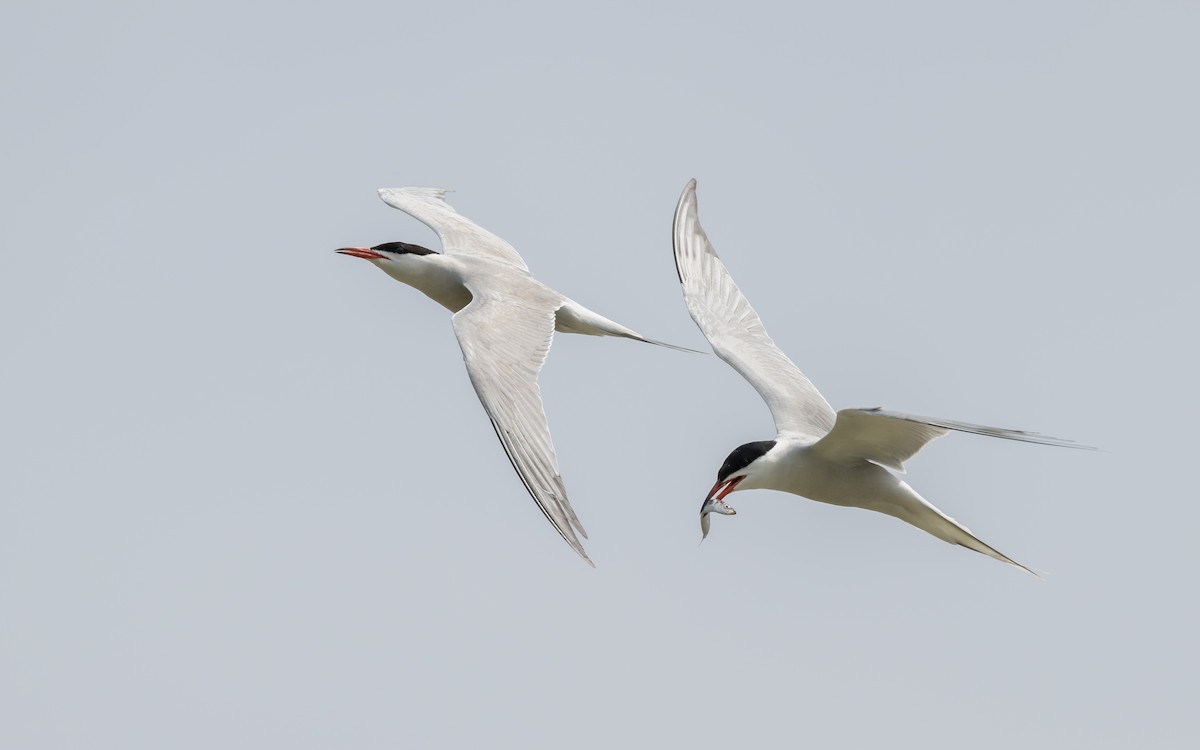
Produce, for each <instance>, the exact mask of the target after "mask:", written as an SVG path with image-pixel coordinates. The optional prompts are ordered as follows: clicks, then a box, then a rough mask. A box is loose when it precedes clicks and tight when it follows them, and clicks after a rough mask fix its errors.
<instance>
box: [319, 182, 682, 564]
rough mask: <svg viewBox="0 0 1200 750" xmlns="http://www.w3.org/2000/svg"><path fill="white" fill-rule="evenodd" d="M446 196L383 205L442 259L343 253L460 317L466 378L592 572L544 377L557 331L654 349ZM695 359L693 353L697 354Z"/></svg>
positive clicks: (387, 249)
mask: <svg viewBox="0 0 1200 750" xmlns="http://www.w3.org/2000/svg"><path fill="white" fill-rule="evenodd" d="M445 193H446V191H445V190H443V189H440V188H420V187H410V188H393V189H383V190H380V191H379V196H380V197H381V198H383V200H384V202H385V203H387V204H388V205H389V206H392V207H393V208H398V209H400V210H401V211H403V212H405V213H407V214H408V215H410V216H412V217H413V218H415V219H417V220H419V221H421V222H422V223H424V224H425V225H427V226H428V227H429V228H430V229H432V230H434V232H436V233H437V235H438V237H439V238H440V239H441V242H442V252H440V253H439V252H437V251H435V250H430V249H429V248H426V247H422V246H420V245H414V244H411V243H407V242H385V243H383V244H381V245H375V246H374V247H344V248H341V249H339V250H337V252H339V253H342V254H344V255H351V256H354V257H356V258H363V259H365V260H369V261H370V262H372V263H374V264H375V265H376V266H377V267H378V268H379V269H380V270H382V271H383V272H384V273H386V274H387V275H388V276H391V277H392V278H393V279H396V280H397V281H401V282H403V283H405V284H408V285H409V286H412V287H415V288H417V289H419V290H420V291H422V292H424V293H425V294H426V295H427V296H428V297H429V298H431V299H432V300H433V301H435V302H437V303H438V304H440V305H442V306H443V307H446V308H447V309H449V310H450V311H451V312H453V313H454V315H453V316H452V317H451V320H452V322H453V325H454V334H455V336H457V337H458V343H459V346H460V347H461V348H462V353H463V360H464V361H465V362H466V366H467V374H468V375H469V376H470V378H471V385H473V386H474V387H475V393H476V394H477V395H478V396H479V400H480V402H481V403H482V404H483V409H484V411H485V412H487V415H488V418H489V419H490V420H491V422H492V427H493V428H494V429H495V430H496V436H497V437H499V438H500V444H501V445H502V446H503V447H504V452H505V454H507V455H508V459H509V461H511V462H512V465H513V468H514V469H516V471H517V475H518V476H520V477H521V481H522V482H523V483H524V485H525V489H526V490H528V491H529V494H530V495H531V496H532V497H533V499H534V502H536V503H537V505H538V507H539V508H541V510H542V513H544V514H545V515H546V518H547V519H549V521H550V523H552V524H554V528H555V529H557V530H558V533H559V534H561V535H562V537H563V539H565V540H566V541H567V543H568V544H570V545H571V547H572V548H573V549H574V550H575V551H576V552H578V553H579V556H580V557H582V558H583V559H584V560H585V561H587V563H588V564H589V565H592V566H593V567H594V563H592V561H591V559H589V558H588V556H587V553H586V552H585V551H584V549H583V545H582V544H580V542H579V538H578V536H576V532H578V535H579V536H582V537H583V538H584V539H586V538H587V533H586V532H584V530H583V526H582V525H581V524H580V523H579V519H578V518H577V517H576V515H575V511H574V510H573V509H572V508H571V503H570V501H569V500H568V499H567V489H566V487H565V486H564V485H563V480H562V477H561V476H560V475H559V471H558V461H557V459H556V458H555V455H554V444H553V443H552V442H551V440H550V427H549V425H548V424H547V422H546V414H545V412H544V411H543V409H542V397H541V391H540V389H539V388H538V383H537V376H538V372H539V371H540V370H541V369H542V364H543V363H544V362H545V360H546V354H547V352H549V350H550V340H551V338H552V337H553V335H554V332H555V331H561V332H563V333H580V334H586V335H589V336H620V337H622V338H627V339H633V340H635V341H642V342H645V343H647V344H656V345H659V346H665V347H668V348H672V349H682V348H683V347H675V346H672V345H670V344H664V343H663V342H661V341H653V340H651V339H647V338H646V337H644V336H642V335H641V334H640V333H638V332H637V331H634V330H632V329H630V328H626V327H625V326H623V325H621V324H620V323H615V322H613V321H611V320H609V319H608V318H605V317H603V316H601V315H599V314H597V313H595V312H592V311H591V310H589V309H587V308H586V307H584V306H583V305H580V304H579V303H578V302H575V301H573V300H571V299H568V298H567V297H564V296H563V295H561V294H559V293H558V292H556V291H554V290H553V289H551V288H550V287H548V286H546V285H545V284H543V283H541V282H540V281H538V280H537V279H535V278H534V277H533V276H532V275H531V274H530V273H529V268H528V267H527V266H526V265H525V262H524V261H523V260H521V256H520V255H518V254H517V251H516V250H515V249H513V247H512V245H510V244H508V243H507V242H505V241H504V240H502V239H500V238H499V237H497V236H496V235H494V234H492V233H491V232H489V231H487V230H486V229H483V228H482V227H480V226H479V225H477V224H475V223H474V222H472V221H470V220H468V219H466V218H465V217H463V216H461V215H460V214H459V213H458V212H457V211H455V210H454V209H453V208H452V207H451V206H450V204H448V203H447V202H446V200H445ZM688 351H690V350H688Z"/></svg>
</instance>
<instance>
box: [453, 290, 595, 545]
mask: <svg viewBox="0 0 1200 750" xmlns="http://www.w3.org/2000/svg"><path fill="white" fill-rule="evenodd" d="M478 286H479V287H482V288H476V287H475V286H472V284H471V283H470V278H468V280H467V287H468V289H470V290H471V292H472V293H473V294H474V295H475V297H474V299H473V300H472V301H471V302H470V304H468V305H467V306H466V307H464V308H463V309H462V310H459V311H458V312H457V313H455V314H454V317H453V321H454V333H455V335H456V336H458V344H459V346H460V347H462V352H463V359H464V360H465V361H466V364H467V374H468V375H470V377H471V384H472V385H473V386H475V393H476V394H478V395H479V400H480V402H481V403H482V404H483V409H484V411H486V412H487V415H488V417H489V418H490V419H491V420H492V427H494V428H495V430H496V436H497V437H498V438H500V444H501V445H503V446H504V452H505V453H506V454H508V460H509V461H511V462H512V465H513V468H514V469H516V470H517V474H518V476H520V477H521V481H522V482H523V483H524V484H525V489H527V490H529V494H530V495H531V496H532V497H533V500H534V502H536V503H537V504H538V507H539V508H541V509H542V513H544V514H545V515H546V518H547V519H549V520H550V523H552V524H554V528H556V529H557V530H558V533H559V534H561V535H562V537H563V539H565V540H566V541H567V543H568V544H570V545H571V547H572V548H573V549H574V550H575V551H576V552H578V553H579V556H580V557H582V558H583V559H584V560H586V561H587V563H588V564H589V565H593V567H594V564H593V563H592V561H591V560H590V559H589V558H588V556H587V553H586V552H585V551H584V549H583V545H582V544H580V542H579V539H578V538H577V537H576V536H575V531H576V530H578V532H579V534H580V535H581V536H583V538H584V539H586V538H587V533H586V532H585V531H584V530H583V526H582V525H580V523H579V519H578V518H576V516H575V511H574V510H573V509H572V508H571V503H570V501H569V500H568V499H567V489H566V487H565V486H564V484H563V480H562V477H561V476H559V473H558V461H557V459H556V458H555V456H554V443H553V442H552V441H551V439H550V426H549V424H548V423H547V422H546V413H545V412H544V411H543V409H542V394H541V390H540V389H539V388H538V383H537V376H538V372H539V371H540V370H541V369H542V363H543V362H545V361H546V354H547V352H549V351H550V341H551V338H552V337H553V335H554V308H555V307H556V306H557V304H558V302H559V300H558V298H557V297H554V296H552V293H551V292H549V291H548V290H543V289H541V288H540V287H537V286H535V285H533V284H531V285H530V286H529V288H528V289H524V288H523V289H520V290H510V291H511V293H508V292H506V293H505V294H503V295H501V294H497V293H489V292H488V291H487V287H488V285H486V284H480V285H478ZM572 527H574V528H572Z"/></svg>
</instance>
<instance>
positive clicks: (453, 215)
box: [379, 187, 529, 271]
mask: <svg viewBox="0 0 1200 750" xmlns="http://www.w3.org/2000/svg"><path fill="white" fill-rule="evenodd" d="M379 197H380V198H382V199H383V202H384V203H386V204H388V205H389V206H391V207H392V208H398V209H400V210H401V211H403V212H404V213H406V214H408V215H409V216H411V217H413V218H414V219H416V220H418V221H420V222H421V223H422V224H424V225H425V226H427V227H429V228H430V229H432V230H433V231H435V232H437V235H438V238H439V239H441V241H442V252H444V253H446V254H447V255H468V256H470V255H474V256H477V257H482V258H490V259H491V260H499V261H503V262H505V263H510V264H512V265H514V266H516V267H518V268H521V269H523V270H526V271H528V270H529V267H528V266H526V265H525V261H523V260H521V256H520V255H518V254H517V251H516V250H515V249H513V246H512V245H510V244H508V243H507V242H505V241H504V240H502V239H500V238H499V237H497V236H496V235H494V234H492V233H491V232H489V231H488V230H486V229H484V228H483V227H481V226H479V225H478V224H476V223H475V222H473V221H471V220H470V219H468V218H466V217H465V216H462V215H460V214H459V213H458V212H457V211H455V210H454V208H453V207H452V206H451V205H450V204H449V203H447V202H446V191H445V189H443V188H423V187H408V188H382V189H381V190H380V191H379Z"/></svg>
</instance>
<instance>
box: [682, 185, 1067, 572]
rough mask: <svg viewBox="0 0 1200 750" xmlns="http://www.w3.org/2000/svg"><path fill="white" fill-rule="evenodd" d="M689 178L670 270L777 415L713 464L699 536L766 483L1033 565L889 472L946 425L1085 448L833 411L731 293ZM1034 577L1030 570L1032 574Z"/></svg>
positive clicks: (692, 308) (721, 348)
mask: <svg viewBox="0 0 1200 750" xmlns="http://www.w3.org/2000/svg"><path fill="white" fill-rule="evenodd" d="M698 211H699V209H698V207H697V203H696V181H695V180H692V181H690V182H689V183H688V184H687V186H686V187H685V188H684V190H683V195H681V196H680V198H679V205H678V206H677V207H676V209H675V223H674V231H673V239H674V249H675V267H676V270H677V271H678V274H679V283H680V284H681V285H682V287H683V298H684V301H685V302H686V303H687V308H688V312H690V313H691V316H692V320H694V321H696V325H697V326H699V328H700V330H701V332H702V333H703V334H704V336H705V338H707V339H708V341H709V343H710V344H711V345H712V348H713V351H714V352H715V353H716V354H717V356H718V357H720V358H721V359H723V360H725V362H727V363H728V364H729V365H730V366H731V367H732V368H733V369H734V370H736V371H737V372H738V373H739V374H740V375H741V376H742V377H744V378H745V379H746V380H748V381H749V382H750V385H752V386H754V389H755V390H756V391H758V393H759V395H760V396H762V398H763V400H764V401H766V402H767V407H768V408H769V409H770V411H771V416H772V417H773V418H774V420H775V429H776V431H777V433H778V434H777V435H776V436H775V439H774V440H760V441H757V442H753V443H746V444H745V445H740V446H738V447H737V448H736V449H734V451H733V452H732V453H730V454H729V457H728V458H726V459H725V463H723V464H722V465H721V468H720V470H719V471H718V472H717V482H716V484H714V485H713V487H712V489H711V490H709V493H708V495H707V496H706V497H705V498H704V503H703V504H702V505H701V506H700V528H701V533H702V537H701V538H702V539H703V538H704V537H707V536H708V529H709V514H710V513H719V514H721V515H734V514H735V513H736V511H734V509H733V508H731V507H730V506H729V504H728V503H726V502H725V498H726V497H728V496H729V494H730V493H732V492H738V491H741V490H749V489H772V490H780V491H783V492H790V493H792V494H793V495H800V496H801V497H806V498H809V499H810V500H817V501H819V502H823V503H830V504H832V505H841V506H846V507H854V508H865V509H867V510H873V511H877V512H879V513H886V514H887V515H889V516H895V517H896V518H899V519H900V520H901V521H904V522H905V523H909V524H912V525H913V526H916V527H917V528H918V529H921V530H922V531H926V532H928V533H930V534H932V535H933V536H935V537H937V538H938V539H941V540H943V541H946V542H950V543H951V544H958V545H962V546H963V547H966V548H968V549H972V550H975V551H976V552H980V553H982V554H985V555H988V556H989V557H994V558H995V559H997V560H1000V561H1002V562H1006V563H1009V564H1010V565H1015V566H1017V567H1018V568H1021V569H1022V570H1025V571H1027V572H1029V573H1033V571H1032V570H1030V569H1029V568H1027V567H1025V566H1024V565H1021V564H1020V563H1018V562H1016V561H1015V560H1013V559H1012V558H1010V557H1008V556H1007V555H1004V554H1001V553H1000V552H999V551H997V550H996V549H995V548H994V547H991V546H989V545H987V544H985V543H984V542H982V541H980V539H979V538H978V537H976V536H975V535H974V534H972V533H971V532H970V530H969V529H967V527H965V526H963V525H962V524H960V523H958V522H957V521H955V520H954V519H953V518H951V517H949V516H947V515H946V514H945V513H943V512H942V511H940V510H938V509H937V508H935V507H934V506H933V505H932V504H930V503H929V502H928V501H926V500H925V499H924V498H923V497H921V496H920V495H918V494H917V493H916V491H915V490H913V488H912V487H909V486H908V484H907V483H905V482H903V481H902V480H901V479H900V478H899V477H898V476H896V474H895V473H893V472H899V473H904V462H905V461H907V460H908V459H909V458H911V457H912V456H913V455H915V454H916V453H917V451H919V450H921V448H922V447H924V446H925V444H926V443H928V442H930V441H931V440H934V439H936V438H939V437H941V436H943V435H945V434H947V433H948V432H950V431H951V430H957V431H960V432H971V433H975V434H977V435H987V436H990V437H997V438H1005V439H1008V440H1021V441H1024V442H1028V443H1041V444H1044V445H1057V446H1063V447H1071V448H1084V449H1089V448H1088V446H1082V445H1076V444H1075V443H1072V442H1071V441H1068V440H1061V439H1059V438H1053V437H1048V436H1045V435H1039V434H1037V433H1033V432H1024V431H1021V430H1006V429H1000V428H997V427H984V426H982V425H977V424H969V423H967V422H958V421H953V420H949V419H932V418H929V417H918V416H914V415H912V414H902V413H900V412H896V411H889V410H886V409H882V408H869V409H842V410H841V411H838V412H836V413H835V412H834V411H833V409H832V408H831V407H830V406H829V404H828V403H827V402H826V401H825V399H824V398H823V397H822V396H821V394H820V392H818V391H817V389H816V387H815V386H814V385H813V384H812V382H811V381H810V380H809V379H808V378H806V377H805V376H804V374H803V373H802V372H800V369H799V368H798V367H796V365H794V364H793V363H792V361H791V360H790V359H788V358H787V355H785V354H784V353H783V352H782V351H781V350H780V349H779V347H778V346H776V345H775V342H774V341H772V340H771V337H770V336H768V335H767V331H766V329H765V328H764V327H763V324H762V320H760V319H759V317H758V314H757V313H756V312H755V311H754V308H752V307H751V306H750V302H749V301H748V300H747V299H746V297H745V296H744V295H743V294H742V292H741V290H739V289H738V287H737V285H736V284H735V283H734V282H733V278H732V277H731V276H730V275H729V271H728V270H727V269H726V268H725V265H724V263H722V262H721V259H720V258H718V257H717V253H716V250H714V249H713V246H712V243H711V242H709V240H708V236H707V235H706V234H705V233H704V230H703V229H702V228H701V227H700V216H699V213H698ZM1034 575H1037V574H1036V573H1034Z"/></svg>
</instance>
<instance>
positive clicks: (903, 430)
mask: <svg viewBox="0 0 1200 750" xmlns="http://www.w3.org/2000/svg"><path fill="white" fill-rule="evenodd" d="M951 430H957V431H958V432H971V433H974V434H976V435H986V436H988V437H997V438H1004V439H1005V440H1020V441H1022V442H1025V443H1040V444H1042V445H1057V446H1060V447H1063V448H1081V449H1084V450H1095V449H1094V448H1091V447H1090V446H1086V445H1078V444H1077V443H1073V442H1071V441H1070V440H1062V439H1061V438H1055V437H1050V436H1048V435H1040V434H1038V433H1036V432H1025V431H1024V430H1006V429H1003V428H1001V427H985V426H984V425H978V424H971V423H970V422H956V421H954V420H952V419H937V418H934V417H918V416H916V415H913V414H903V413H901V412H898V411H889V410H886V409H880V408H874V409H842V410H841V411H839V412H838V413H837V423H836V424H834V426H833V429H832V430H830V432H829V434H828V435H826V436H825V437H823V438H821V439H820V440H819V441H817V442H816V443H815V444H814V445H813V446H812V450H814V451H818V452H820V453H822V454H823V455H825V456H826V457H828V458H830V459H834V460H862V459H866V460H868V461H874V462H875V463H877V464H879V465H880V466H886V467H887V468H889V469H894V470H896V471H900V472H902V471H904V462H905V461H907V460H908V459H910V458H912V457H913V456H914V455H916V453H917V451H919V450H921V449H922V448H924V447H925V445H926V444H927V443H929V442H930V441H932V440H936V439H937V438H940V437H941V436H942V435H945V434H946V433H948V432H950V431H951Z"/></svg>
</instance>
